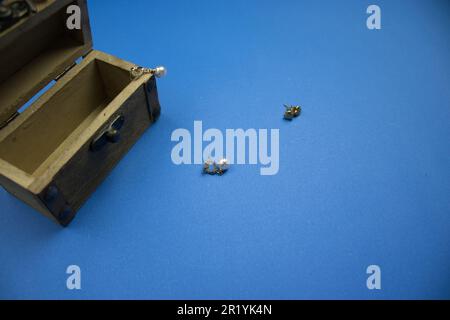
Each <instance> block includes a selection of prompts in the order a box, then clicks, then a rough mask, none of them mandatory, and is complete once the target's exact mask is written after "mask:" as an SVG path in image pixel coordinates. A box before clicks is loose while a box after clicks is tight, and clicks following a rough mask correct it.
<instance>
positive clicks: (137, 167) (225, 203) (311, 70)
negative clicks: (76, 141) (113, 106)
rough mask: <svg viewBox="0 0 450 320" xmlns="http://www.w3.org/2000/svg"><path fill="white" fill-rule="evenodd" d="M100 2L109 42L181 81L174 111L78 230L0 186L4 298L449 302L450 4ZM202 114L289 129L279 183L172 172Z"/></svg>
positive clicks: (95, 3) (219, 124)
mask: <svg viewBox="0 0 450 320" xmlns="http://www.w3.org/2000/svg"><path fill="white" fill-rule="evenodd" d="M372 3H376V4H378V5H379V6H380V7H381V9H382V30H380V31H369V30H368V29H367V28H366V18H367V14H366V9H367V7H368V5H370V4H372ZM89 5H90V6H89V9H90V17H91V24H92V29H93V37H94V43H95V45H94V47H95V48H96V49H99V50H102V51H105V52H108V53H111V54H114V55H117V56H119V57H121V58H123V59H126V60H129V61H133V62H135V63H137V64H140V65H144V66H149V67H151V66H156V65H161V64H162V65H165V66H166V67H167V68H168V69H169V75H168V76H167V77H166V78H164V79H161V80H160V81H159V93H160V99H161V104H162V107H163V114H162V116H161V118H160V120H159V122H158V123H157V124H156V125H155V126H153V127H152V128H151V129H150V130H149V131H147V133H146V134H145V135H144V136H143V137H142V139H140V140H139V142H138V143H137V144H136V146H135V147H134V148H133V149H132V150H131V151H130V153H129V154H128V155H127V156H126V157H125V158H124V159H123V160H122V162H121V163H120V164H119V165H118V166H117V168H116V169H115V170H114V171H113V172H112V173H111V175H110V176H109V177H108V178H107V179H106V181H105V182H104V183H103V184H102V185H101V186H100V187H99V189H98V190H97V191H96V192H95V193H94V194H93V196H92V197H91V198H90V199H89V201H88V202H87V203H86V205H85V206H84V207H83V208H82V209H81V210H80V211H79V213H78V215H77V217H76V219H75V220H74V222H73V223H72V224H71V225H70V227H69V228H67V229H61V228H60V227H59V226H57V225H54V224H53V223H52V222H51V221H49V220H47V219H46V218H44V217H43V216H41V215H40V214H38V213H36V212H35V211H33V210H32V209H30V208H28V207H27V206H26V205H24V204H22V203H21V202H20V201H18V200H16V199H15V198H13V197H11V196H10V195H9V194H7V193H6V192H4V191H3V190H1V191H0V203H1V207H0V211H1V212H0V298H41V299H48V298H57V299H58V298H69V299H72V298H73V299H80V298H101V299H104V298H114V299H116V298H125V299H129V298H140V299H142V298H144V299H166V298H168V299H197V298H202V299H203V298H207V299H213V298H214V299H215V298H221V299H222V298H225V299H227V298H233V299H240V298H244V299H303V298H326V299H329V298H356V299H379V298H400V299H406V298H426V299H428V298H450V273H449V270H450V234H449V230H450V170H449V167H450V148H449V147H450V145H449V141H450V125H449V124H450V86H449V83H450V59H449V57H450V37H449V31H450V2H449V1H445V0H442V1H425V0H423V1H406V0H405V1H398V0H397V1H381V0H377V1H370V2H369V1H362V0H358V1H356V0H353V1H313V0H311V1H274V0H273V1H249V0H246V1H230V0H227V1H225V0H223V1H222V0H221V1H218V0H216V1H206V0H204V1H167V0H161V1H147V0H145V1H144V0H142V1H125V0H120V1H108V2H106V1H100V0H91V1H90V3H89ZM283 103H291V104H301V105H302V106H303V110H304V112H303V114H302V116H301V117H300V118H298V119H296V120H295V121H293V122H286V121H283V120H282V114H283ZM194 120H202V121H203V126H204V128H205V129H207V128H218V129H221V130H225V129H227V128H244V129H248V128H255V129H259V128H279V129H280V171H279V174H278V175H276V176H272V177H263V176H260V174H259V169H260V167H259V166H233V167H232V169H231V171H230V172H229V173H227V174H226V175H224V176H222V177H210V176H202V175H201V174H200V172H201V166H176V165H174V164H173V163H172V161H171V157H170V155H171V150H172V148H173V146H174V145H175V143H173V142H171V140H170V136H171V133H172V131H173V130H175V129H177V128H187V129H189V130H192V129H193V122H194ZM71 264H76V265H79V266H80V267H81V269H82V290H80V291H69V290H67V289H66V278H67V275H66V273H65V270H66V268H67V266H68V265H71ZM371 264H376V265H379V266H380V267H381V270H382V290H381V291H369V290H368V289H367V288H366V279H367V275H366V268H367V266H369V265H371Z"/></svg>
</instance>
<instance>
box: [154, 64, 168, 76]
mask: <svg viewBox="0 0 450 320" xmlns="http://www.w3.org/2000/svg"><path fill="white" fill-rule="evenodd" d="M166 74H167V69H166V68H164V67H162V66H160V67H156V68H155V70H154V75H155V77H157V78H162V77H164V76H165V75H166Z"/></svg>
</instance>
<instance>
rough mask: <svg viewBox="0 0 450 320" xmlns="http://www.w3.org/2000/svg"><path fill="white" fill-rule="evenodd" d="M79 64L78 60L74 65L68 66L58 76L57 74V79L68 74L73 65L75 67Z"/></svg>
mask: <svg viewBox="0 0 450 320" xmlns="http://www.w3.org/2000/svg"><path fill="white" fill-rule="evenodd" d="M76 65H77V63H76V62H74V63H73V64H72V65H70V66H69V67H67V68H66V69H64V71H63V72H62V73H61V74H59V75H58V76H56V78H55V81H58V80H59V79H61V78H62V77H64V76H65V75H66V73H67V72H69V71H70V70H71V69H72V68H73V67H75V66H76Z"/></svg>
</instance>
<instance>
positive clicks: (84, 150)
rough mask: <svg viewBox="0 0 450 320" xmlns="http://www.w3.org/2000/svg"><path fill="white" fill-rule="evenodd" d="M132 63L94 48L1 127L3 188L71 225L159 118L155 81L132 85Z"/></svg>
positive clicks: (0, 180)
mask: <svg viewBox="0 0 450 320" xmlns="http://www.w3.org/2000/svg"><path fill="white" fill-rule="evenodd" d="M133 66H134V65H133V64H131V63H128V62H125V61H123V60H121V59H118V58H116V57H113V56H111V55H108V54H105V53H103V52H100V51H91V52H90V53H89V54H88V55H87V57H86V58H85V59H84V60H82V62H81V63H80V64H78V65H76V66H75V67H73V68H72V69H71V70H69V71H68V72H67V73H66V74H65V75H64V77H62V78H61V79H60V80H58V81H57V82H56V83H55V84H54V86H53V87H51V88H50V89H49V90H48V91H47V92H46V93H45V94H44V95H43V96H42V97H40V98H39V99H38V100H37V101H36V102H35V103H34V104H32V105H31V106H30V107H29V108H28V109H26V110H25V111H24V112H23V113H22V114H21V115H20V117H19V118H17V119H16V120H14V121H13V122H12V123H10V124H9V125H8V126H6V127H5V128H3V129H2V130H0V184H1V185H2V186H3V187H4V188H5V189H6V190H7V191H9V192H10V193H11V194H13V195H14V196H16V197H18V198H20V199H21V200H23V201H25V202H26V203H28V204H29V205H31V206H32V207H34V208H35V209H37V210H39V211H40V212H42V213H43V214H45V215H46V216H48V217H50V218H52V219H53V220H55V221H57V222H58V223H60V224H61V225H63V226H66V225H68V224H69V223H70V221H71V220H72V219H73V218H74V216H75V213H76V212H77V210H78V209H79V208H80V207H81V205H82V204H83V203H84V202H85V201H86V199H87V198H88V197H89V195H90V194H91V193H92V192H93V191H94V190H95V188H96V187H97V186H98V185H99V184H100V182H101V181H103V179H104V178H105V177H106V176H107V174H108V173H109V172H110V171H111V170H112V168H113V167H114V166H115V165H116V164H117V163H118V161H119V160H120V159H121V158H122V157H123V156H124V154H125V153H126V152H127V151H128V150H129V149H130V147H131V146H132V145H133V144H134V143H135V142H136V140H137V139H138V138H139V137H140V136H141V135H142V134H143V133H144V131H145V130H146V129H147V128H148V127H149V126H150V125H151V123H153V122H154V121H155V120H156V119H157V118H158V116H159V113H160V106H159V102H158V95H157V88H156V81H155V78H154V77H153V76H152V75H143V76H142V77H140V78H138V79H135V80H132V79H131V77H130V69H131V68H132V67H133ZM94 143H95V145H93V144H94Z"/></svg>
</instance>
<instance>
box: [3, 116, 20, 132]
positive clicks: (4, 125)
mask: <svg viewBox="0 0 450 320" xmlns="http://www.w3.org/2000/svg"><path fill="white" fill-rule="evenodd" d="M19 115H20V113H19V112H15V113H14V114H13V115H12V116H11V117H9V118H8V120H6V121H5V122H3V123H1V124H0V130H1V129H3V128H4V127H6V126H7V125H8V124H10V123H11V122H12V121H13V120H14V119H15V118H17V117H18V116H19Z"/></svg>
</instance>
